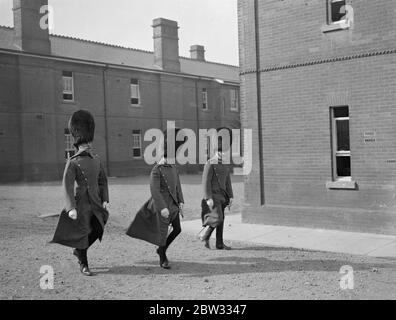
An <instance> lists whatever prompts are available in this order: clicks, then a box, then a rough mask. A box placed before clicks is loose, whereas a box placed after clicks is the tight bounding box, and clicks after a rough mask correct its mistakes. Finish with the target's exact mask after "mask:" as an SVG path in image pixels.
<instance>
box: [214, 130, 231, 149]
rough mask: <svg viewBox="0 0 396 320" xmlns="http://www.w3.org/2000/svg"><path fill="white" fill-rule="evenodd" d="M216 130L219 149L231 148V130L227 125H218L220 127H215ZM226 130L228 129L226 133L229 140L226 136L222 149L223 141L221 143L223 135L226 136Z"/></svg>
mask: <svg viewBox="0 0 396 320" xmlns="http://www.w3.org/2000/svg"><path fill="white" fill-rule="evenodd" d="M216 131H217V134H218V140H217V141H218V142H217V146H218V149H219V151H227V150H231V146H232V130H231V129H230V128H228V127H220V128H217V129H216ZM227 131H228V134H229V136H228V139H229V141H227V140H228V139H227V138H226V139H225V141H224V142H225V143H226V145H225V149H223V143H222V142H223V135H225V137H226V135H227Z"/></svg>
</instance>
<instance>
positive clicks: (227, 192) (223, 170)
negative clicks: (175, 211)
mask: <svg viewBox="0 0 396 320" xmlns="http://www.w3.org/2000/svg"><path fill="white" fill-rule="evenodd" d="M222 131H226V132H228V133H229V138H230V139H228V140H229V141H226V143H223V141H222V140H223V139H222V137H221V136H220V135H219V137H218V150H217V152H216V153H215V155H214V156H213V157H212V158H211V159H210V160H208V161H207V163H206V164H205V167H204V171H203V174H202V187H203V195H204V199H203V201H202V222H203V224H204V226H205V225H206V223H205V221H204V220H205V214H206V213H211V214H213V213H216V216H217V219H216V221H215V226H213V224H208V228H207V230H206V232H205V234H204V235H203V236H202V238H201V239H202V241H204V242H205V247H206V248H208V249H210V243H209V239H210V236H211V235H212V233H213V231H214V229H216V248H217V249H219V250H231V248H230V247H228V246H226V245H225V244H224V241H223V230H224V210H225V209H226V208H227V207H230V206H231V204H232V200H233V198H234V195H233V191H232V184H231V165H230V164H225V163H223V160H224V159H223V157H224V154H225V152H227V151H229V150H230V147H231V137H232V136H231V130H230V129H228V128H219V129H217V132H218V133H220V132H222Z"/></svg>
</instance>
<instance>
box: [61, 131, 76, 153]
mask: <svg viewBox="0 0 396 320" xmlns="http://www.w3.org/2000/svg"><path fill="white" fill-rule="evenodd" d="M64 134H65V158H66V159H70V157H72V156H74V154H75V153H76V150H75V148H74V139H73V136H72V135H71V133H70V131H69V129H68V128H66V129H65V131H64Z"/></svg>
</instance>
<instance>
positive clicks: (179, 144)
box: [163, 128, 187, 158]
mask: <svg viewBox="0 0 396 320" xmlns="http://www.w3.org/2000/svg"><path fill="white" fill-rule="evenodd" d="M181 130H182V129H180V128H175V152H174V153H173V155H174V156H176V152H177V150H178V149H179V148H180V147H181V146H182V145H183V144H184V143H185V142H186V141H187V137H184V140H183V141H178V140H176V137H177V134H178V133H179V131H181ZM163 134H164V157H165V158H167V157H168V137H169V134H168V131H167V130H166V129H165V130H164V131H163Z"/></svg>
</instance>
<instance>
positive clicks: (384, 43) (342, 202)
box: [238, 0, 396, 241]
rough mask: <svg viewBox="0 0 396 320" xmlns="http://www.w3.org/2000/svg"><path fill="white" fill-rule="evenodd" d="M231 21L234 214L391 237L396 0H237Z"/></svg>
mask: <svg viewBox="0 0 396 320" xmlns="http://www.w3.org/2000/svg"><path fill="white" fill-rule="evenodd" d="M238 20H239V42H240V66H241V105H242V111H241V121H242V127H246V128H253V145H254V146H256V145H257V146H258V147H257V148H254V149H253V159H252V162H253V170H252V172H251V174H250V175H249V176H248V177H247V178H246V181H245V205H244V208H243V221H245V222H253V223H263V224H271V225H284V226H300V227H314V228H324V229H341V230H349V231H361V232H375V233H384V234H392V235H396V1H394V0H381V1H372V0H267V1H261V0H239V1H238ZM329 241H331V239H329Z"/></svg>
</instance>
